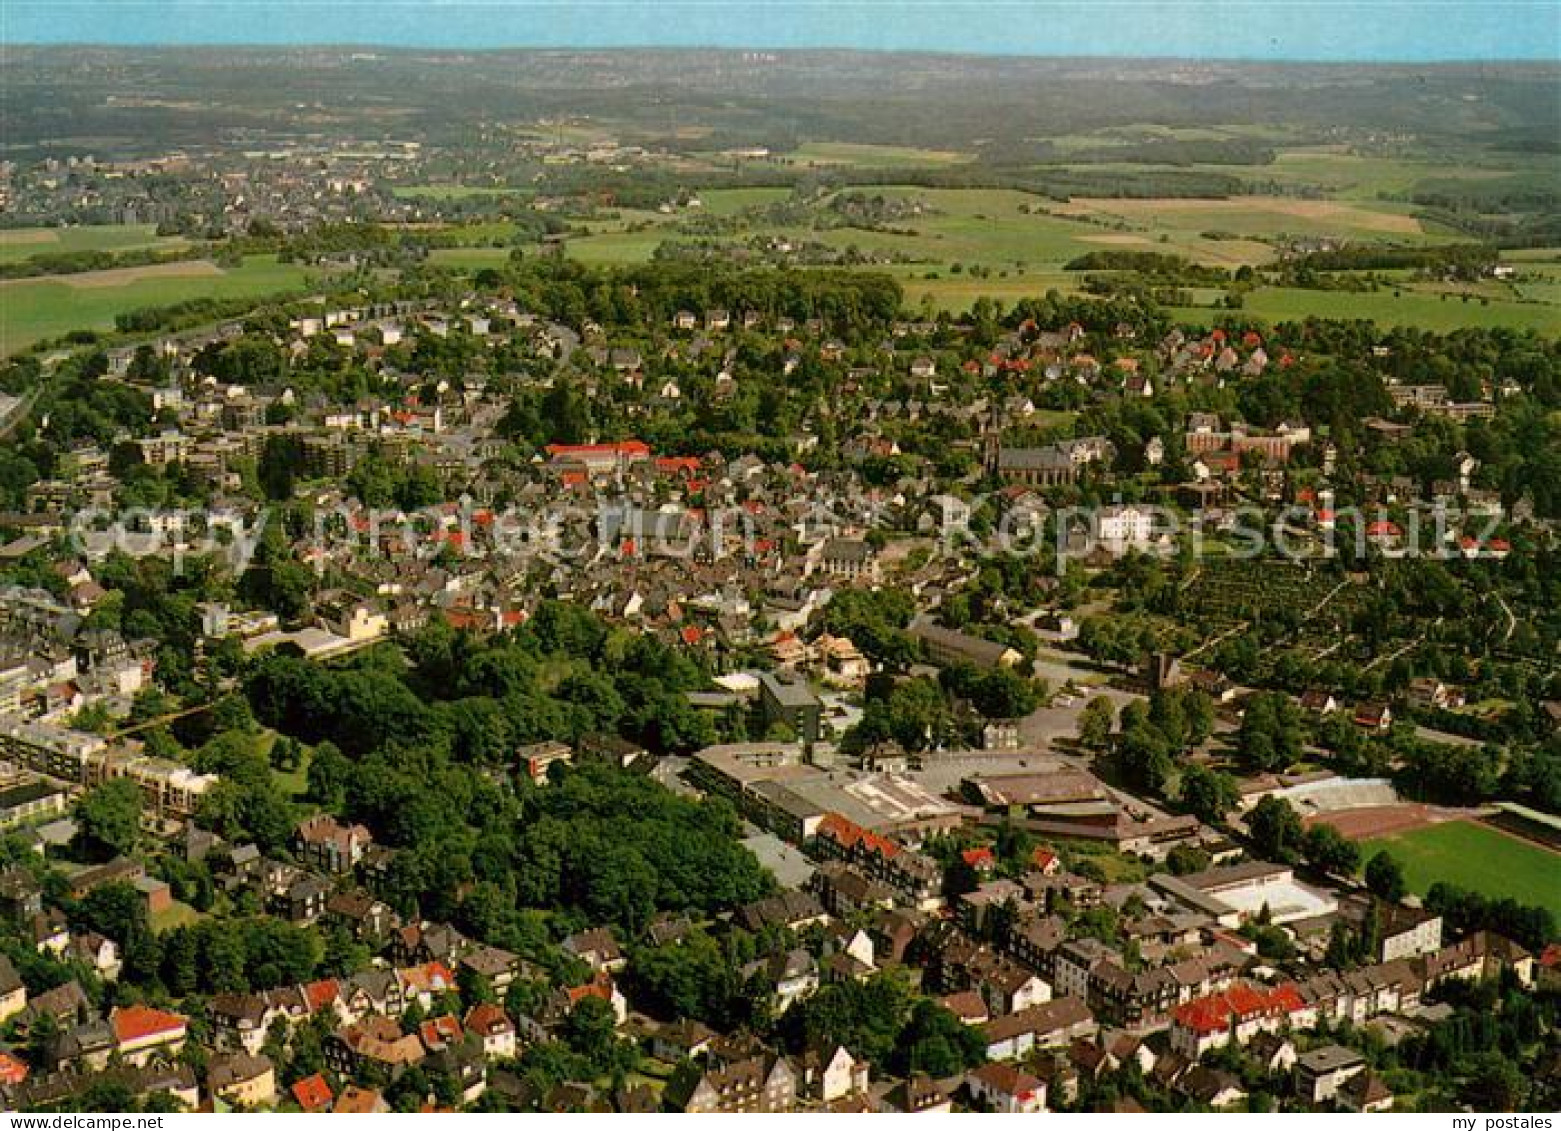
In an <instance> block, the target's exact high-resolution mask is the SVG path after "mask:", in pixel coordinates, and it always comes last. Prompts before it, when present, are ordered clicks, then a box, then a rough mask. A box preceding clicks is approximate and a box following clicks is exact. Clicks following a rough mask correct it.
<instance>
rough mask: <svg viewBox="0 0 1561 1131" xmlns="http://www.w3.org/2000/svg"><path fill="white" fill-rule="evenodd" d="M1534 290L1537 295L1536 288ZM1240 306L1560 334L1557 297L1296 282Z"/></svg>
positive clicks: (1287, 315)
mask: <svg viewBox="0 0 1561 1131" xmlns="http://www.w3.org/2000/svg"><path fill="white" fill-rule="evenodd" d="M1525 293H1527V292H1525ZM1534 293H1535V297H1536V299H1537V298H1538V297H1539V295H1540V293H1541V291H1540V288H1537V287H1536V288H1535V290H1534ZM1242 311H1243V313H1246V314H1252V315H1256V316H1257V317H1258V318H1262V319H1265V320H1266V321H1269V322H1285V321H1295V320H1299V319H1302V318H1305V317H1307V316H1308V315H1314V316H1316V317H1318V318H1342V319H1355V318H1370V319H1372V320H1373V321H1375V322H1377V323H1378V324H1380V325H1383V326H1421V327H1424V328H1425V329H1428V330H1442V331H1445V330H1455V329H1457V328H1458V327H1460V326H1506V327H1512V328H1515V329H1534V330H1539V331H1541V332H1543V333H1547V334H1556V333H1561V301H1557V298H1556V297H1554V296H1553V297H1551V298H1550V300H1549V301H1545V302H1541V301H1532V302H1520V301H1516V300H1513V299H1491V300H1489V302H1488V304H1487V303H1484V302H1482V301H1481V300H1480V299H1479V298H1471V299H1470V300H1469V301H1468V302H1464V301H1462V300H1461V299H1460V298H1458V297H1456V296H1452V295H1449V296H1448V297H1446V298H1443V297H1442V296H1441V295H1439V294H1434V293H1426V292H1425V291H1412V290H1404V291H1403V292H1402V293H1400V294H1397V295H1395V293H1394V292H1393V291H1387V290H1383V291H1376V292H1371V293H1365V294H1352V293H1350V292H1347V291H1312V290H1303V289H1300V288H1295V287H1259V288H1258V289H1257V290H1255V291H1253V292H1251V293H1250V294H1248V295H1247V296H1246V299H1245V303H1244V305H1243V306H1242ZM1171 313H1172V314H1174V315H1176V316H1177V317H1179V318H1185V319H1188V320H1190V321H1195V322H1207V321H1209V320H1210V319H1211V318H1213V317H1214V316H1215V315H1217V314H1218V313H1220V312H1219V311H1217V310H1210V309H1203V308H1199V307H1178V308H1175V309H1173V310H1172V312H1171Z"/></svg>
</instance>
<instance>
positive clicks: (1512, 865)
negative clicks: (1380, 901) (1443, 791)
mask: <svg viewBox="0 0 1561 1131" xmlns="http://www.w3.org/2000/svg"><path fill="white" fill-rule="evenodd" d="M1383 848H1386V849H1389V850H1390V851H1391V852H1392V853H1393V855H1394V856H1395V857H1396V858H1397V859H1398V861H1399V863H1401V864H1402V865H1403V866H1404V876H1405V878H1406V879H1407V880H1408V881H1409V887H1410V890H1412V891H1415V892H1418V893H1420V894H1422V895H1423V894H1424V893H1425V892H1426V891H1428V890H1429V889H1430V887H1431V885H1432V884H1434V883H1435V882H1436V881H1438V880H1444V881H1446V882H1447V883H1451V884H1457V885H1458V886H1459V887H1463V888H1468V889H1469V890H1470V891H1477V892H1480V893H1481V894H1483V895H1487V896H1491V897H1494V898H1500V897H1503V896H1507V897H1510V898H1512V899H1516V900H1517V901H1518V902H1520V903H1527V904H1535V905H1538V906H1541V907H1548V908H1549V909H1550V910H1551V911H1552V912H1553V913H1555V914H1556V915H1561V883H1557V882H1556V878H1557V876H1558V875H1561V854H1558V853H1555V852H1551V851H1549V850H1548V849H1545V848H1541V847H1540V846H1539V845H1537V844H1531V843H1529V842H1528V841H1524V840H1519V839H1518V838H1517V837H1514V836H1508V835H1507V834H1506V833H1503V832H1498V831H1497V830H1496V829H1492V828H1489V827H1488V826H1486V825H1482V824H1480V823H1478V822H1476V821H1448V822H1445V823H1443V824H1439V825H1426V826H1424V827H1422V828H1418V829H1412V830H1410V831H1409V832H1403V833H1397V834H1395V835H1392V836H1385V837H1378V838H1376V839H1374V840H1369V841H1366V842H1364V843H1363V844H1362V846H1361V849H1362V855H1363V857H1364V858H1365V859H1368V860H1369V859H1370V858H1371V856H1372V854H1373V853H1375V852H1376V851H1377V850H1379V849H1383Z"/></svg>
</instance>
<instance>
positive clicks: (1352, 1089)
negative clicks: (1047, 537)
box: [1335, 1068, 1393, 1113]
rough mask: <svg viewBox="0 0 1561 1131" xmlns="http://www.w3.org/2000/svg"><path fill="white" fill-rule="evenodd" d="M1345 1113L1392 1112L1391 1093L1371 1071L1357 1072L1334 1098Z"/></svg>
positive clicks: (1385, 1084)
mask: <svg viewBox="0 0 1561 1131" xmlns="http://www.w3.org/2000/svg"><path fill="white" fill-rule="evenodd" d="M1335 1102H1337V1103H1338V1105H1339V1106H1340V1107H1342V1108H1343V1109H1344V1110H1345V1111H1358V1112H1362V1113H1365V1112H1372V1111H1391V1110H1393V1091H1392V1089H1391V1088H1389V1087H1388V1086H1387V1083H1386V1082H1385V1081H1384V1080H1383V1079H1382V1077H1380V1076H1378V1075H1377V1074H1376V1073H1375V1072H1373V1071H1371V1069H1369V1068H1368V1069H1366V1070H1365V1071H1364V1072H1357V1073H1356V1074H1355V1075H1354V1076H1351V1077H1350V1078H1349V1079H1348V1080H1346V1081H1345V1082H1344V1084H1343V1086H1342V1087H1341V1088H1340V1089H1339V1092H1338V1095H1337V1096H1336V1097H1335Z"/></svg>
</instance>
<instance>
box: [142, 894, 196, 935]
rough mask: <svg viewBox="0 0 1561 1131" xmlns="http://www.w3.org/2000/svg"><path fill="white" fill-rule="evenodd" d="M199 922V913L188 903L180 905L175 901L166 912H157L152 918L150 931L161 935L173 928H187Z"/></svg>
mask: <svg viewBox="0 0 1561 1131" xmlns="http://www.w3.org/2000/svg"><path fill="white" fill-rule="evenodd" d="M200 921H201V913H200V912H199V911H197V910H195V908H193V907H191V906H190V905H189V904H188V903H180V902H179V901H178V900H177V899H176V900H174V901H173V903H172V904H171V905H170V906H169V907H168V909H167V910H166V911H158V912H156V913H155V914H153V916H152V930H153V931H155V932H157V933H158V934H161V933H162V932H164V931H171V930H173V929H174V928H175V927H188V926H191V925H193V924H195V923H199V922H200Z"/></svg>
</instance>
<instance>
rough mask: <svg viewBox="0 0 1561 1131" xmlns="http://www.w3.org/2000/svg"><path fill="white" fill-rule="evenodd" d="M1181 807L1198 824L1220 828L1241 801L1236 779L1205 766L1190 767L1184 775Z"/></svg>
mask: <svg viewBox="0 0 1561 1131" xmlns="http://www.w3.org/2000/svg"><path fill="white" fill-rule="evenodd" d="M1181 791H1182V804H1183V805H1184V806H1185V807H1186V808H1187V810H1188V812H1190V813H1192V814H1193V815H1194V816H1196V817H1197V818H1198V819H1199V820H1202V821H1207V822H1208V823H1209V824H1211V825H1213V824H1218V823H1220V822H1221V821H1223V820H1224V819H1225V814H1226V813H1228V812H1230V811H1231V810H1232V809H1234V808H1235V807H1236V805H1237V804H1238V803H1239V802H1240V800H1241V794H1240V791H1239V790H1238V789H1237V788H1236V779H1235V778H1233V777H1231V776H1230V775H1229V774H1227V773H1223V772H1221V771H1219V770H1210V769H1208V768H1207V767H1205V766H1198V765H1193V766H1188V767H1187V769H1186V770H1184V771H1183V772H1182V785H1181Z"/></svg>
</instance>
